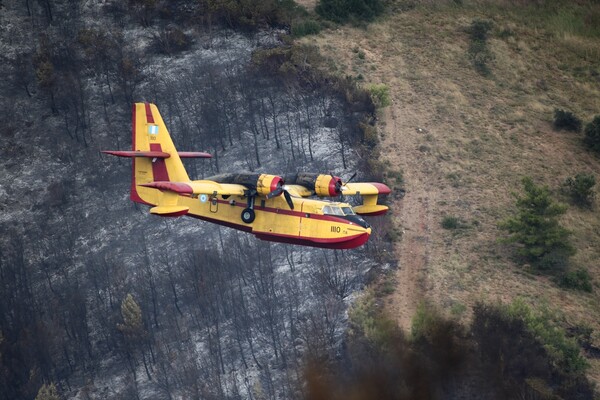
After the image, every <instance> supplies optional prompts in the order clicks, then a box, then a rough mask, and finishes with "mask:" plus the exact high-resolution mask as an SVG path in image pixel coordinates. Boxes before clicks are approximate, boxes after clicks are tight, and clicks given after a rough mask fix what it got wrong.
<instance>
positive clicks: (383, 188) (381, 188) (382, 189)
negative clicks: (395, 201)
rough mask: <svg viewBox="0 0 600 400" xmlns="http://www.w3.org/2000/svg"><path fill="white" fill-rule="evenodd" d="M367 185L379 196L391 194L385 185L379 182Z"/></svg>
mask: <svg viewBox="0 0 600 400" xmlns="http://www.w3.org/2000/svg"><path fill="white" fill-rule="evenodd" d="M369 183H370V184H371V185H373V186H375V187H376V188H377V191H378V192H379V194H390V193H391V192H392V190H391V189H390V188H389V187H388V186H387V185H386V184H383V183H379V182H369Z"/></svg>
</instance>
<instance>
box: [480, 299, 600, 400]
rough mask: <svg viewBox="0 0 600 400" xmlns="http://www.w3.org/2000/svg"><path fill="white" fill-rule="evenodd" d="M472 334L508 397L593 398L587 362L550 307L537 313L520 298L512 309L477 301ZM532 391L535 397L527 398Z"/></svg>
mask: <svg viewBox="0 0 600 400" xmlns="http://www.w3.org/2000/svg"><path fill="white" fill-rule="evenodd" d="M471 334H472V337H473V339H474V340H475V342H476V343H477V346H478V349H479V351H480V354H481V356H482V358H483V360H484V361H485V362H486V364H487V365H488V366H489V367H490V369H491V371H493V373H494V374H495V375H497V378H498V379H500V381H501V382H502V383H503V384H504V385H505V389H506V391H507V393H506V394H505V396H503V398H536V399H537V398H545V399H546V398H548V399H550V398H564V399H573V398H577V399H583V398H586V399H587V398H593V385H592V384H591V383H590V382H589V380H587V378H586V377H585V370H586V368H587V367H588V364H587V362H586V360H585V358H584V357H583V356H582V355H581V351H580V348H579V346H578V344H577V342H576V340H574V339H573V338H568V337H567V335H566V332H565V330H564V329H562V328H561V327H559V326H557V325H556V324H555V323H554V322H553V318H552V316H551V315H550V312H549V311H548V310H547V309H543V310H542V311H541V312H539V311H534V310H532V309H530V308H529V307H528V306H527V305H525V304H524V303H523V302H522V301H520V300H516V301H515V302H513V303H512V304H511V305H509V306H506V305H499V306H492V305H486V304H482V303H478V304H477V305H476V306H475V307H474V308H473V322H472V324H471ZM483 372H484V373H485V371H483ZM531 390H533V392H534V395H533V396H531V395H530V396H523V393H524V392H525V393H527V392H531ZM541 393H544V394H547V395H546V396H541V397H540V394H541Z"/></svg>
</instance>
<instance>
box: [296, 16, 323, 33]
mask: <svg viewBox="0 0 600 400" xmlns="http://www.w3.org/2000/svg"><path fill="white" fill-rule="evenodd" d="M291 32H292V36H293V37H295V38H299V37H303V36H308V35H316V34H317V33H319V32H321V24H320V23H319V22H317V21H315V20H314V19H306V20H301V21H297V22H294V23H293V24H292V31H291Z"/></svg>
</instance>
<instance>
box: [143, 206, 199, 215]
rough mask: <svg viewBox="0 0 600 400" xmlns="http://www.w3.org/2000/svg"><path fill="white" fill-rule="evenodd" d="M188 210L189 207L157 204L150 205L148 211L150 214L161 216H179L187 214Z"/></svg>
mask: <svg viewBox="0 0 600 400" xmlns="http://www.w3.org/2000/svg"><path fill="white" fill-rule="evenodd" d="M189 210H190V208H189V207H184V206H158V207H152V208H151V209H150V212H151V213H152V214H157V215H160V216H161V217H179V216H181V215H185V214H187V212H188V211H189Z"/></svg>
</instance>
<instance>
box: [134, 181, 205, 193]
mask: <svg viewBox="0 0 600 400" xmlns="http://www.w3.org/2000/svg"><path fill="white" fill-rule="evenodd" d="M139 186H144V187H149V188H154V189H160V190H170V191H171V192H175V193H181V194H192V193H194V190H193V189H192V187H191V186H190V185H188V184H185V183H181V182H150V183H142V184H141V185H139Z"/></svg>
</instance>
